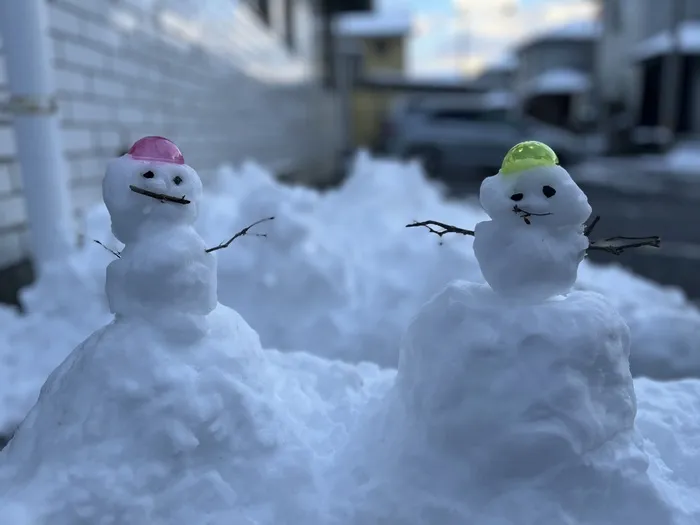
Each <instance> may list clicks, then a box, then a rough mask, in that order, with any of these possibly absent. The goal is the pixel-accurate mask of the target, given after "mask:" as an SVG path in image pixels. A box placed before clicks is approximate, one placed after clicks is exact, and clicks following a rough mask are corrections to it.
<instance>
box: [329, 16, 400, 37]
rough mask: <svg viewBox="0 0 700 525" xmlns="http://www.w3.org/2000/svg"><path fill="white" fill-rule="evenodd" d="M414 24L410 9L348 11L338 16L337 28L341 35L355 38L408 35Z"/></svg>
mask: <svg viewBox="0 0 700 525" xmlns="http://www.w3.org/2000/svg"><path fill="white" fill-rule="evenodd" d="M412 26H413V17H412V15H411V13H410V11H407V10H401V11H386V12H382V11H379V12H371V13H346V14H343V15H340V16H338V19H337V20H336V24H335V30H336V31H337V33H338V34H339V35H340V36H345V37H355V38H372V37H397V36H407V35H409V34H410V32H411V28H412Z"/></svg>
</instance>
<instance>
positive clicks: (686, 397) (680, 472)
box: [635, 378, 700, 523]
mask: <svg viewBox="0 0 700 525" xmlns="http://www.w3.org/2000/svg"><path fill="white" fill-rule="evenodd" d="M635 390H636V392H637V399H638V407H637V427H638V428H639V430H640V431H641V432H642V434H643V435H644V438H645V445H644V446H645V448H646V449H647V450H648V452H649V453H650V455H651V456H653V458H652V464H651V467H650V472H653V474H654V481H655V484H656V485H657V486H658V487H659V490H662V491H663V492H664V493H665V494H666V497H667V498H668V499H676V500H679V501H682V503H683V506H684V508H685V514H686V516H687V517H688V519H690V520H691V521H690V522H691V523H700V496H699V495H698V491H700V403H699V402H698V399H700V380H697V379H686V380H682V381H672V382H654V381H651V380H649V379H646V378H640V379H637V380H636V381H635ZM693 519H694V521H693Z"/></svg>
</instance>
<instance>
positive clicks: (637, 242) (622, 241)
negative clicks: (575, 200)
mask: <svg viewBox="0 0 700 525" xmlns="http://www.w3.org/2000/svg"><path fill="white" fill-rule="evenodd" d="M513 211H516V210H513ZM517 211H518V212H523V210H520V209H519V210H517ZM523 213H527V212H523ZM522 218H523V219H524V220H525V222H528V221H527V217H522ZM599 220H600V216H599V215H598V216H596V217H595V218H594V219H593V220H592V221H591V222H590V223H589V224H588V225H586V226H585V227H584V230H583V233H584V235H586V237H588V236H589V235H590V233H591V232H592V231H593V228H595V226H596V224H598V221H599ZM528 224H529V223H528ZM419 226H422V227H425V228H427V229H428V231H430V232H431V233H434V234H435V235H437V236H438V237H440V238H441V239H442V236H443V235H445V234H446V233H459V234H460V235H470V236H474V231H472V230H465V229H463V228H459V227H457V226H452V225H450V224H445V223H443V222H438V221H422V222H418V221H414V222H412V223H411V224H407V225H406V228H416V227H419ZM433 226H435V227H437V228H441V230H436V229H435V228H433ZM644 246H650V247H654V248H658V247H660V246H661V238H660V237H659V236H656V235H653V236H650V237H609V238H607V239H601V240H599V241H589V245H588V250H596V251H604V252H607V253H612V254H613V255H620V254H621V253H622V252H624V251H625V250H629V249H632V248H642V247H644Z"/></svg>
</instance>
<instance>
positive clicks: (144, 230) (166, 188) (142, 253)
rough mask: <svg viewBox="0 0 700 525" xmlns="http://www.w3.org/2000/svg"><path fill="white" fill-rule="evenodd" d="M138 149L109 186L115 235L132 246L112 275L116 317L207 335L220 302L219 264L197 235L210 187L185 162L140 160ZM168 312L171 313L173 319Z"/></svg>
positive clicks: (116, 168) (156, 157) (119, 165)
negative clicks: (200, 211) (206, 328)
mask: <svg viewBox="0 0 700 525" xmlns="http://www.w3.org/2000/svg"><path fill="white" fill-rule="evenodd" d="M149 139H150V140H151V141H152V143H151V144H150V147H151V149H153V148H154V147H156V148H157V147H159V146H160V147H161V148H162V147H164V146H163V142H162V141H165V140H166V139H160V138H158V137H155V138H154V137H147V138H146V139H142V140H146V141H147V140H149ZM138 144H139V143H137V144H136V145H135V146H134V148H132V152H130V153H128V154H126V155H124V156H122V157H119V158H117V159H115V160H113V161H112V162H110V164H109V165H108V167H107V172H106V174H105V178H104V181H103V198H104V201H105V204H106V205H107V209H108V211H109V213H110V216H111V219H112V232H113V234H114V235H115V237H116V238H117V239H119V240H120V241H121V242H123V243H124V249H123V250H122V252H121V254H120V257H119V258H118V259H116V260H115V261H113V262H112V263H110V265H109V266H108V268H107V278H106V292H107V297H108V302H109V306H110V310H111V311H112V313H114V314H115V315H117V316H139V317H142V318H146V319H150V320H152V321H154V322H157V321H160V322H161V323H162V322H165V323H167V324H168V325H169V326H171V327H172V329H173V330H177V331H179V332H182V330H183V329H185V328H186V327H198V330H200V331H201V330H202V329H203V328H204V326H203V325H204V317H205V316H206V315H207V314H209V313H210V312H212V311H213V310H214V308H215V307H216V305H217V302H218V299H217V291H216V290H217V279H216V257H215V256H214V255H213V254H211V253H207V252H206V246H205V244H204V240H203V239H202V238H201V236H200V235H199V234H198V233H197V231H196V230H195V228H194V223H195V220H196V218H197V212H198V206H199V205H200V203H201V195H202V182H201V180H200V178H199V176H198V175H197V172H196V171H195V170H194V169H192V168H191V167H189V166H187V165H186V164H184V161H181V156H178V155H176V154H175V155H172V156H171V157H168V156H167V155H164V154H163V152H162V151H160V152H156V154H153V153H152V154H150V155H145V154H143V152H140V153H141V154H136V153H134V151H133V150H134V149H136V150H138V148H137V146H138ZM170 144H171V143H170ZM147 145H148V144H147ZM167 145H168V143H165V146H167ZM172 148H176V147H175V145H174V144H173V145H172ZM139 191H145V192H148V193H150V194H151V195H161V196H166V197H172V198H173V199H176V200H177V199H180V202H176V201H170V200H167V199H166V198H160V199H159V198H157V197H154V196H149V195H143V194H142V193H139ZM162 311H167V312H168V314H167V319H166V318H163V317H162V316H161V314H160V312H162Z"/></svg>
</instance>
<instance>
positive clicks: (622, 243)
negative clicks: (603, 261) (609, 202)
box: [583, 215, 661, 255]
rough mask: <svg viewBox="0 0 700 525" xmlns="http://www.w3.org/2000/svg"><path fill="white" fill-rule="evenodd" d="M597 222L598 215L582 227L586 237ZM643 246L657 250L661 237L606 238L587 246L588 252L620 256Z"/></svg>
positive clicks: (598, 219)
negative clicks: (626, 251)
mask: <svg viewBox="0 0 700 525" xmlns="http://www.w3.org/2000/svg"><path fill="white" fill-rule="evenodd" d="M598 221H600V215H596V216H595V218H594V219H593V220H592V221H591V222H590V223H589V224H587V225H586V226H585V227H584V229H583V234H584V235H585V236H586V237H590V235H591V232H592V231H593V228H595V227H596V225H597V224H598ZM645 246H649V247H653V248H659V247H660V246H661V237H659V236H658V235H650V236H648V237H620V236H618V237H608V238H607V239H600V240H598V241H590V242H589V244H588V250H595V251H600V252H607V253H611V254H613V255H620V254H621V253H622V252H624V251H625V250H629V249H632V248H642V247H645Z"/></svg>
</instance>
